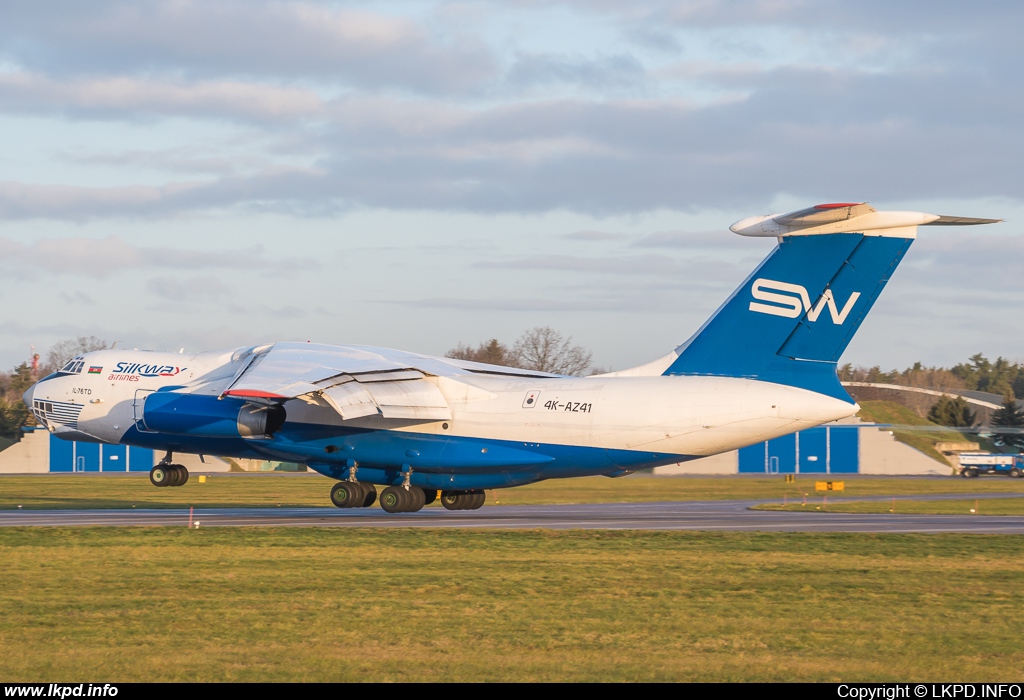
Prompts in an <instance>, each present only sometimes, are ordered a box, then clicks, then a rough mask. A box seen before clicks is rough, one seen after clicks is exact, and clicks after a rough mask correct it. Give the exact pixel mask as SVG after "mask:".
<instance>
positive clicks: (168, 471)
mask: <svg viewBox="0 0 1024 700" xmlns="http://www.w3.org/2000/svg"><path fill="white" fill-rule="evenodd" d="M170 462H171V453H170V452H168V453H167V455H166V456H165V457H164V458H163V459H162V460H160V463H159V464H157V465H156V466H155V467H153V468H152V469H150V470H149V481H150V483H151V484H153V486H184V485H185V482H187V481H188V469H186V468H185V467H184V466H183V465H181V464H171V463H170Z"/></svg>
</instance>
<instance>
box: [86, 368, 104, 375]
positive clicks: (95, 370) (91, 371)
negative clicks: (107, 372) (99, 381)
mask: <svg viewBox="0 0 1024 700" xmlns="http://www.w3.org/2000/svg"><path fill="white" fill-rule="evenodd" d="M89 374H103V368H102V367H90V368H89Z"/></svg>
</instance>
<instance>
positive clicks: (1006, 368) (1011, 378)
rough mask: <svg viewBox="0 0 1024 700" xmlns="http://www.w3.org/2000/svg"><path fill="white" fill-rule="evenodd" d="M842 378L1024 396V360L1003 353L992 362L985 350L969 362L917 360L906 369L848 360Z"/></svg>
mask: <svg viewBox="0 0 1024 700" xmlns="http://www.w3.org/2000/svg"><path fill="white" fill-rule="evenodd" d="M839 379H840V380H841V381H844V382H873V383H878V384H899V385H901V386H916V387H921V388H924V389H937V390H939V391H943V390H950V389H959V390H967V391H985V392H988V393H990V394H998V395H1000V396H1005V395H1006V394H1010V395H1012V396H1014V397H1015V398H1018V399H1024V363H1014V362H1010V361H1009V360H1007V359H1004V358H1002V357H998V358H996V360H995V362H992V361H990V360H989V359H988V358H986V357H985V356H984V355H983V354H982V353H978V354H977V355H972V356H971V357H970V358H969V359H968V360H967V362H961V363H959V364H957V365H953V366H952V367H925V366H923V365H922V364H921V363H920V362H915V363H914V364H913V366H911V367H908V368H907V369H905V370H902V371H900V370H895V369H894V370H892V371H890V372H883V371H882V369H881V367H879V366H877V365H876V366H874V367H871V368H866V367H854V366H853V365H851V364H845V365H843V366H841V367H840V368H839Z"/></svg>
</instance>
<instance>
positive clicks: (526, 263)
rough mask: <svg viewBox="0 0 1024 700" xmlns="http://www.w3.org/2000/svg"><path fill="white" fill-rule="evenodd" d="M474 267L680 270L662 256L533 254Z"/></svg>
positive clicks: (636, 272) (659, 272)
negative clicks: (597, 256) (599, 256)
mask: <svg viewBox="0 0 1024 700" xmlns="http://www.w3.org/2000/svg"><path fill="white" fill-rule="evenodd" d="M476 266H477V267H483V268H491V269H498V270H563V271H566V272H584V273H599V274H605V273H610V274H616V275H679V274H682V273H683V267H682V266H681V265H680V263H679V262H678V261H676V260H673V259H672V258H668V257H665V256H662V255H633V256H625V257H624V256H615V257H607V258H586V257H581V256H575V255H536V256H530V257H524V258H511V259H504V260H489V261H485V262H479V263H477V264H476Z"/></svg>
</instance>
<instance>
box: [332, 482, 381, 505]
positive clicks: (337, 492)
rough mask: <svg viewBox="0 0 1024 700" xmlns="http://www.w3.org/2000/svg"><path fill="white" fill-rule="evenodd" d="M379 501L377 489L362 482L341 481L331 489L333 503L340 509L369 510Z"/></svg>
mask: <svg viewBox="0 0 1024 700" xmlns="http://www.w3.org/2000/svg"><path fill="white" fill-rule="evenodd" d="M376 500H377V488H376V487H375V486H374V485H373V484H367V483H363V482H361V481H339V482H338V483H336V484H335V485H334V487H333V488H331V503H333V504H334V505H336V506H337V507H339V508H367V507H369V506H372V505H373V503H374V501H376Z"/></svg>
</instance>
